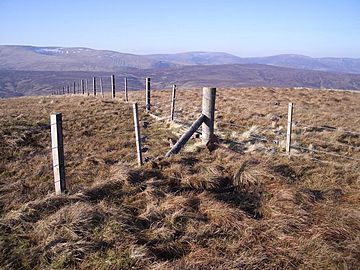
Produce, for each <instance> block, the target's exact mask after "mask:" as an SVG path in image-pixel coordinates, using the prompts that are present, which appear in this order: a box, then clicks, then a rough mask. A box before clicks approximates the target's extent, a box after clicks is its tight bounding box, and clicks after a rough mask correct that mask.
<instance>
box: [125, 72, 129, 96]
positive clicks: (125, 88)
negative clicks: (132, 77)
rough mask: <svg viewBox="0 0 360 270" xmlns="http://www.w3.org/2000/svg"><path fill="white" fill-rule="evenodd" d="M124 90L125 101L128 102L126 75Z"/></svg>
mask: <svg viewBox="0 0 360 270" xmlns="http://www.w3.org/2000/svg"><path fill="white" fill-rule="evenodd" d="M124 91H125V101H126V102H128V101H129V98H128V84H127V77H125V78H124Z"/></svg>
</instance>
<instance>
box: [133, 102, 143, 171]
mask: <svg viewBox="0 0 360 270" xmlns="http://www.w3.org/2000/svg"><path fill="white" fill-rule="evenodd" d="M133 111H134V127H135V139H136V151H137V160H138V164H139V166H141V165H143V161H142V153H141V137H140V126H139V110H138V104H137V103H134V104H133Z"/></svg>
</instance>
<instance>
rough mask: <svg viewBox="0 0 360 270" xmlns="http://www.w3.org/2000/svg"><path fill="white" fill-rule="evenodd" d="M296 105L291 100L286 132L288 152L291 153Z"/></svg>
mask: <svg viewBox="0 0 360 270" xmlns="http://www.w3.org/2000/svg"><path fill="white" fill-rule="evenodd" d="M293 111H294V106H293V103H292V102H289V108H288V122H287V132H286V153H287V154H288V155H290V150H291V135H292V119H293Z"/></svg>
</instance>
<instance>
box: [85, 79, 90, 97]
mask: <svg viewBox="0 0 360 270" xmlns="http://www.w3.org/2000/svg"><path fill="white" fill-rule="evenodd" d="M85 89H86V94H87V95H88V96H89V95H90V93H89V80H88V79H86V80H85Z"/></svg>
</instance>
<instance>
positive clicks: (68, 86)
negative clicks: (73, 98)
mask: <svg viewBox="0 0 360 270" xmlns="http://www.w3.org/2000/svg"><path fill="white" fill-rule="evenodd" d="M67 93H68V95H69V94H70V84H68V85H67Z"/></svg>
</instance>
